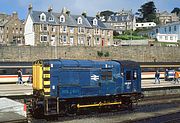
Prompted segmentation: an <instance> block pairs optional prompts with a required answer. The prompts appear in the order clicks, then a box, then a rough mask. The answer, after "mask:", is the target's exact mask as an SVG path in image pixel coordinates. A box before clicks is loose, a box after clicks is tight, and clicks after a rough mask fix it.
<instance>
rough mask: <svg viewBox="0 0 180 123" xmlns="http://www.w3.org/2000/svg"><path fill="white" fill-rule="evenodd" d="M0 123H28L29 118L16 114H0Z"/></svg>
mask: <svg viewBox="0 0 180 123" xmlns="http://www.w3.org/2000/svg"><path fill="white" fill-rule="evenodd" d="M0 123H28V121H27V118H26V117H23V116H21V115H19V114H17V113H14V112H0Z"/></svg>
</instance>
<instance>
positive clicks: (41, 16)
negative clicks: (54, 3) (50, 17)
mask: <svg viewBox="0 0 180 123" xmlns="http://www.w3.org/2000/svg"><path fill="white" fill-rule="evenodd" d="M40 21H46V15H45V14H44V13H42V14H41V15H40Z"/></svg>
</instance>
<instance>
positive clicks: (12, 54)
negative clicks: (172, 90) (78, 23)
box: [0, 46, 180, 62]
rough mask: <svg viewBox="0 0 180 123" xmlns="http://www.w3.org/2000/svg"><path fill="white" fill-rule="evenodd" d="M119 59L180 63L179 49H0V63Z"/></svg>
mask: <svg viewBox="0 0 180 123" xmlns="http://www.w3.org/2000/svg"><path fill="white" fill-rule="evenodd" d="M97 51H102V52H103V53H106V52H109V57H104V56H103V57H102V58H100V57H98V55H97ZM54 58H61V59H93V60H94V59H98V60H99V59H117V60H134V61H139V62H153V61H157V62H179V61H180V48H179V47H158V46H152V47H150V46H120V47H104V48H102V47H77V46H76V47H70V46H64V47H47V46H37V47H30V46H19V47H18V46H6V47H0V61H34V60H37V59H54Z"/></svg>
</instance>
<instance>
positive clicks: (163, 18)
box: [156, 11, 179, 25]
mask: <svg viewBox="0 0 180 123" xmlns="http://www.w3.org/2000/svg"><path fill="white" fill-rule="evenodd" d="M156 16H157V17H158V19H159V22H160V24H161V25H165V24H167V23H172V22H177V21H179V17H178V16H177V15H176V14H175V13H168V12H167V11H163V12H158V13H157V15H156Z"/></svg>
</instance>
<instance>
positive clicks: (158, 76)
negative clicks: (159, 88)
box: [154, 70, 160, 84]
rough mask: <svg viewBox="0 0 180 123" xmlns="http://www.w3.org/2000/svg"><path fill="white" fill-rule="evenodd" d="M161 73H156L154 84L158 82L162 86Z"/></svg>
mask: <svg viewBox="0 0 180 123" xmlns="http://www.w3.org/2000/svg"><path fill="white" fill-rule="evenodd" d="M159 78H160V73H159V71H158V70H157V71H156V73H155V83H154V84H156V83H157V81H158V84H160V79H159Z"/></svg>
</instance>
